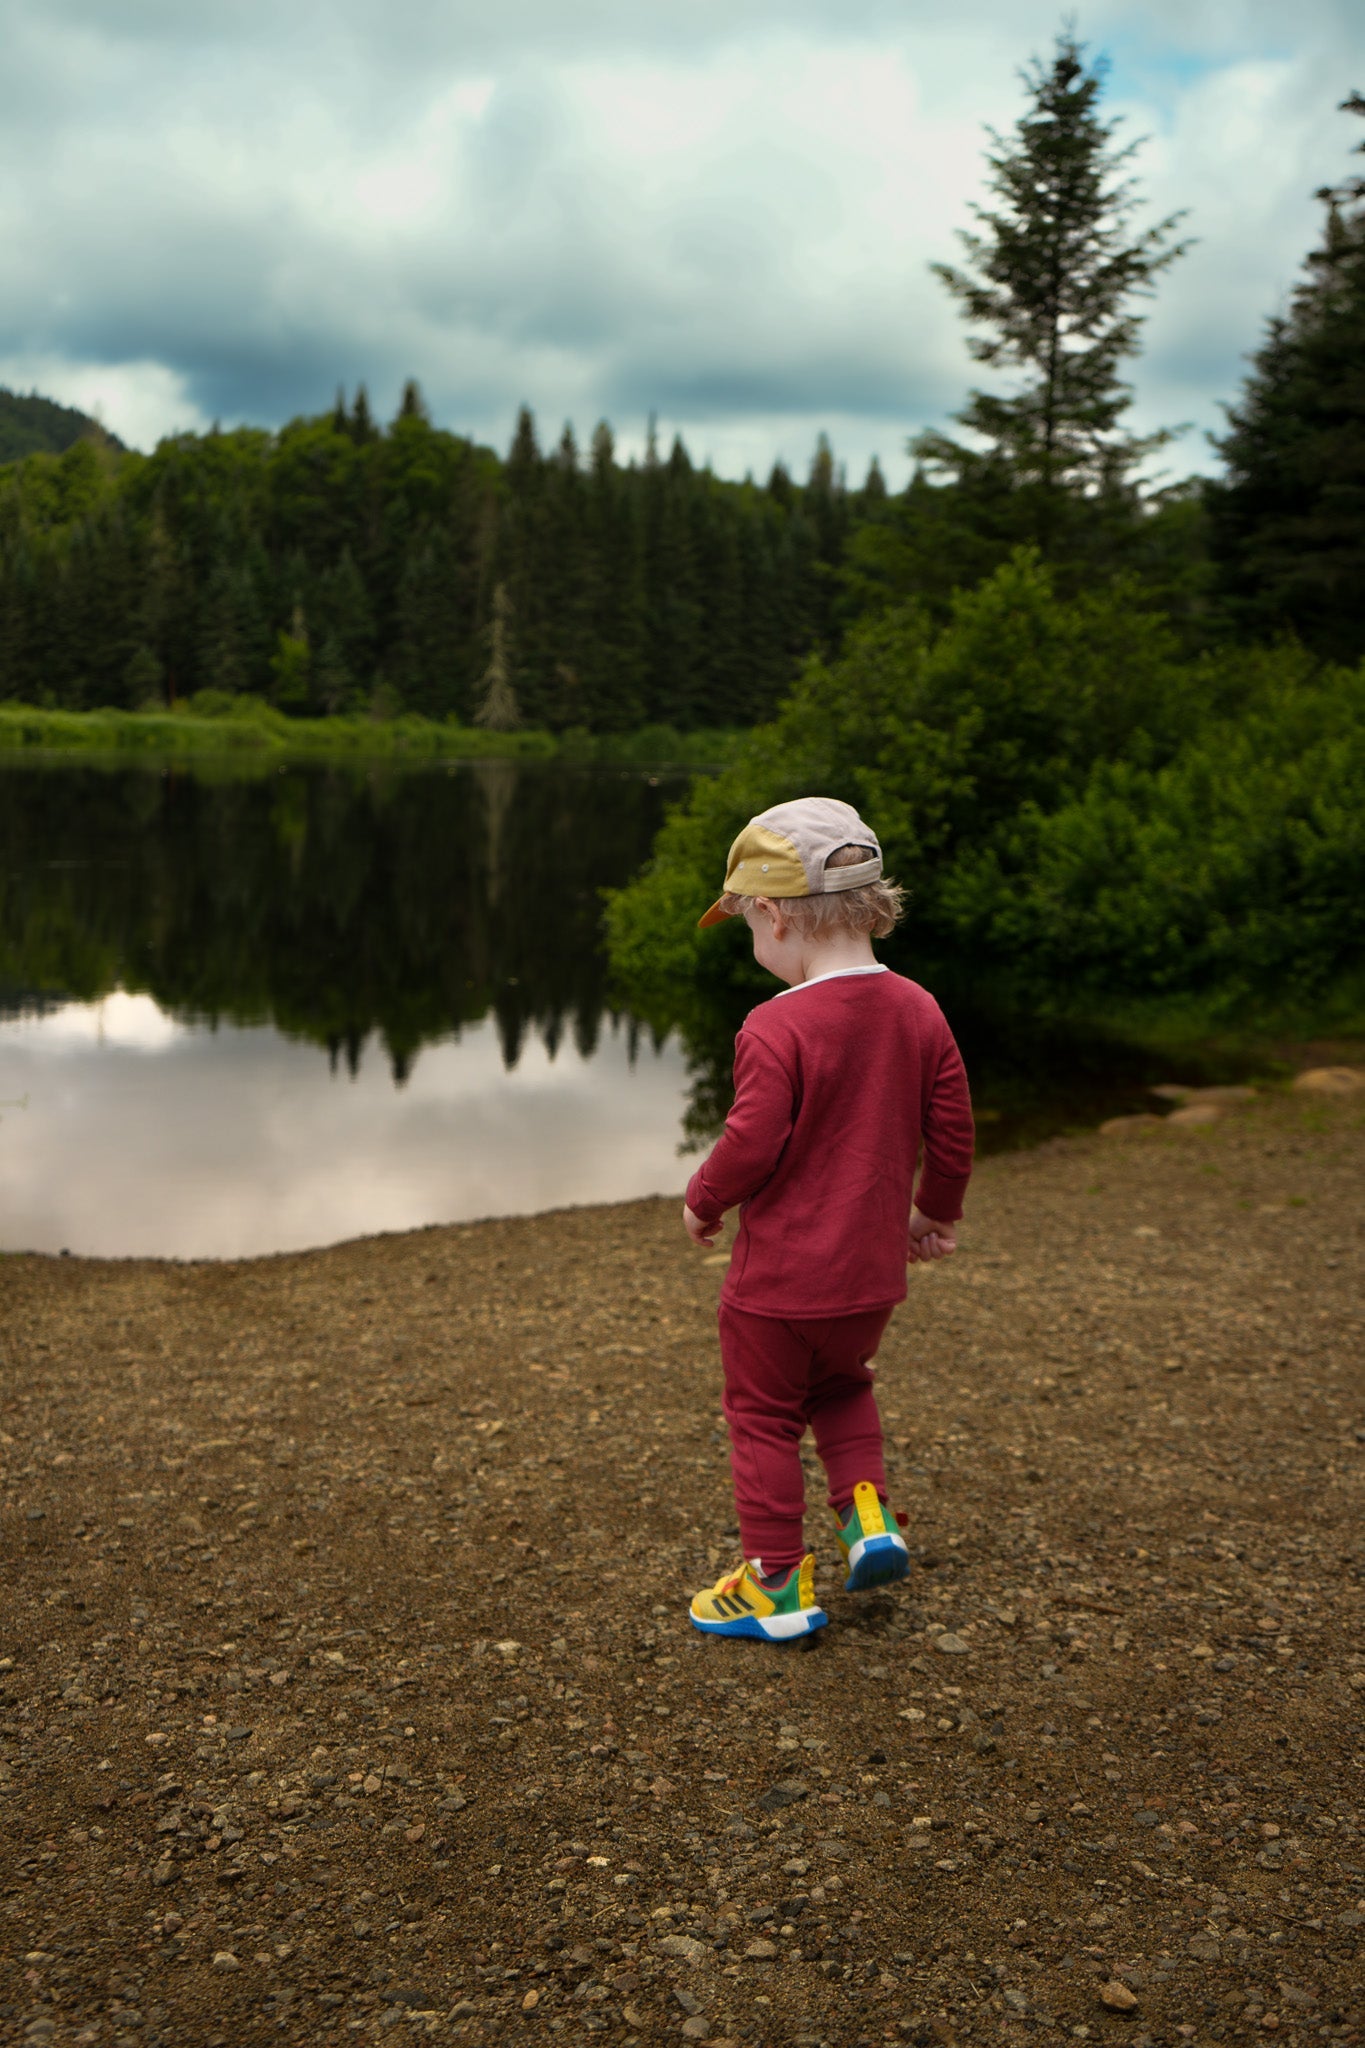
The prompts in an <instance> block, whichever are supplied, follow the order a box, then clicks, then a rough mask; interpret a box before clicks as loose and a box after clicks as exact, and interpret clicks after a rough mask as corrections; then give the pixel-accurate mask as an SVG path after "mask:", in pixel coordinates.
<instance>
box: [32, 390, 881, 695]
mask: <svg viewBox="0 0 1365 2048" xmlns="http://www.w3.org/2000/svg"><path fill="white" fill-rule="evenodd" d="M883 494H884V492H883ZM857 514H858V500H857V498H856V495H855V494H852V493H849V492H848V491H847V490H846V489H845V487H844V483H843V479H842V476H841V475H840V473H839V471H838V469H837V467H836V465H835V463H834V460H833V456H832V454H831V452H830V450H829V447H828V445H827V444H824V443H822V444H821V446H820V447H819V448H818V449H817V451H816V456H815V460H814V462H813V464H812V468H811V474H810V478H809V481H808V483H807V484H806V485H805V486H797V485H795V484H793V483H792V481H791V479H790V478H789V477H787V476H786V474H785V472H781V473H778V474H777V475H775V477H774V479H773V481H772V483H771V484H770V486H769V487H768V488H767V489H760V488H758V487H756V486H755V485H754V484H752V483H748V482H746V483H744V484H729V483H722V482H720V481H719V480H718V479H717V478H715V477H714V476H712V475H711V474H710V472H709V471H707V470H697V469H695V468H694V467H693V464H692V462H691V459H690V457H689V456H688V454H687V451H686V449H685V448H684V447H683V445H682V443H681V441H677V442H675V443H674V445H673V448H672V450H671V451H670V453H669V454H668V456H667V458H666V459H664V458H663V457H662V456H661V454H660V451H659V449H658V446H657V444H656V443H655V441H654V439H653V437H652V436H651V440H650V444H649V448H648V450H647V453H646V456H645V459H644V461H643V463H638V464H637V463H630V464H627V465H625V466H622V465H621V464H620V463H618V461H617V460H616V455H615V448H614V443H613V441H612V436H611V432H610V429H609V428H608V427H607V426H606V425H605V423H604V424H603V425H601V426H599V427H598V429H597V431H596V432H595V434H594V436H593V441H592V448H591V452H590V455H589V457H588V459H587V461H586V462H585V461H584V460H583V459H581V458H580V455H579V452H578V449H577V447H576V445H575V443H574V440H573V436H572V434H571V433H570V432H568V431H567V430H566V432H565V435H564V437H563V438H562V439H561V441H560V443H559V445H558V446H557V447H556V448H555V449H554V450H553V451H552V452H551V453H550V454H548V455H546V454H543V453H542V451H541V449H540V447H539V444H538V442H537V438H536V430H535V423H534V421H533V420H532V418H531V415H530V413H529V412H523V414H522V416H521V418H520V420H519V421H518V425H517V431H516V435H515V437H514V439H513V443H512V447H511V450H510V452H509V454H508V457H507V460H506V461H505V462H500V461H499V459H498V457H497V456H496V455H494V454H493V453H492V452H491V451H490V450H488V449H484V448H478V447H476V446H474V444H473V443H471V442H469V441H467V440H464V439H462V438H461V437H459V436H458V435H454V434H448V433H444V432H442V431H441V430H439V429H438V428H436V427H434V426H433V425H432V424H431V422H430V420H429V419H428V417H427V414H426V410H425V407H424V405H423V404H422V401H421V395H420V393H419V392H418V391H417V389H416V387H415V385H410V386H409V387H408V388H407V390H406V391H405V393H404V397H403V403H402V406H401V408H400V410H399V413H398V416H397V417H396V418H395V419H394V420H393V421H392V423H391V424H390V425H389V427H388V428H387V429H386V430H383V431H381V430H380V429H379V428H378V427H377V426H376V424H375V422H374V420H373V418H372V417H371V415H370V411H369V406H368V401H365V400H364V399H363V394H361V395H359V396H358V397H357V399H356V401H355V403H354V404H353V405H352V406H351V407H350V408H348V407H347V406H346V405H345V403H344V402H342V401H340V400H339V401H338V404H337V405H336V406H335V407H334V408H333V410H332V411H331V412H329V413H326V414H323V415H322V416H320V417H318V418H315V419H299V420H294V421H291V422H290V424H289V425H288V426H286V427H285V428H283V429H282V430H281V432H280V433H278V434H266V433H262V432H259V431H257V430H254V429H250V428H240V429H237V430H236V431H234V432H231V433H220V432H217V431H214V432H212V433H209V434H206V435H202V436H196V435H189V434H186V435H180V436H177V437H175V438H174V439H172V440H169V441H165V442H163V443H162V445H161V446H160V447H159V448H158V449H157V451H156V453H155V454H154V455H152V456H151V457H149V458H143V457H141V456H125V457H123V458H120V459H114V458H112V457H111V456H110V454H109V451H107V450H103V449H99V448H97V447H96V446H95V445H94V444H93V443H91V442H89V441H84V442H80V443H78V444H77V445H76V446H74V447H72V448H70V449H68V450H67V451H66V452H65V453H64V454H61V455H55V456H54V455H35V456H34V457H32V458H31V459H30V460H28V461H26V462H21V463H17V464H14V465H12V466H11V467H10V468H8V469H4V470H0V697H3V696H10V697H15V698H19V699H22V700H23V701H25V702H31V703H38V704H44V703H46V704H51V705H52V706H54V707H61V708H63V709H68V710H82V709H93V708H96V707H104V706H110V707H115V708H121V709H129V708H133V707H135V706H138V705H140V704H142V703H144V702H145V701H146V700H147V699H148V698H149V697H152V696H153V695H161V696H162V699H163V701H164V702H165V704H166V705H167V706H168V707H170V706H173V705H174V704H175V703H176V702H177V701H179V700H180V699H182V698H184V697H187V696H192V695H194V694H195V693H196V692H198V691H199V690H202V689H206V688H207V689H218V690H226V691H230V692H249V693H251V694H253V695H256V696H260V697H264V698H266V699H268V700H269V701H270V702H271V703H273V704H275V705H277V706H278V707H279V708H280V709H281V710H283V711H286V712H288V713H290V714H291V715H293V716H299V717H317V716H319V715H328V714H337V713H349V712H356V711H363V710H365V709H366V708H367V707H369V706H371V705H374V704H376V703H378V704H380V705H381V706H382V705H385V704H397V705H398V706H400V707H401V708H403V709H405V710H408V711H413V712H417V713H420V714H422V715H423V716H425V717H427V718H434V719H446V718H451V717H454V718H456V719H459V720H460V721H461V722H462V723H463V724H466V725H468V724H470V723H471V722H473V721H474V720H475V718H476V717H477V718H479V719H480V720H481V721H482V722H485V723H486V722H488V720H489V718H490V717H491V719H492V721H493V724H494V725H495V726H497V727H508V728H509V729H510V726H511V724H512V723H513V722H515V721H516V720H518V719H520V720H523V721H524V722H525V723H526V724H528V725H531V726H539V727H544V728H547V729H549V730H551V731H560V730H566V729H569V728H583V727H586V728H588V729H589V730H592V731H596V732H603V733H612V732H618V733H623V732H629V731H630V730H632V728H634V727H636V726H639V725H641V724H649V723H654V724H657V723H659V722H665V721H666V722H667V723H668V724H669V725H671V726H673V727H675V728H677V729H679V730H683V731H687V730H692V729H697V728H705V727H715V726H734V725H739V724H750V723H752V722H753V721H754V720H755V719H757V718H759V717H762V716H765V715H767V714H768V713H770V712H771V710H772V709H773V708H774V706H775V705H776V703H777V702H778V700H779V698H780V696H781V693H782V691H783V690H784V689H785V688H786V687H787V685H788V684H789V682H790V680H791V677H792V675H793V673H794V672H795V669H796V667H797V665H798V664H799V661H800V659H801V658H802V657H803V655H804V654H805V653H806V652H807V651H809V650H810V649H811V648H812V647H817V646H832V644H833V642H834V639H835V638H836V637H837V630H838V621H837V619H836V617H835V608H834V595H835V591H836V585H835V582H834V571H835V569H836V568H837V565H838V561H839V558H840V555H841V552H842V548H843V545H844V542H845V540H846V537H847V534H848V532H849V530H850V528H851V526H852V524H853V523H854V521H855V520H856V517H857ZM499 592H501V593H502V596H501V598H499V595H498V593H499ZM499 605H501V611H500V613H499V612H498V609H497V608H498V606H499ZM495 680H496V683H497V687H496V690H494V688H493V684H494V681H495Z"/></svg>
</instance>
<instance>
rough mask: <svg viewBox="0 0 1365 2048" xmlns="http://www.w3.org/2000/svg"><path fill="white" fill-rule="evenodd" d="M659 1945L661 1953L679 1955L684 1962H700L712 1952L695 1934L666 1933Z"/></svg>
mask: <svg viewBox="0 0 1365 2048" xmlns="http://www.w3.org/2000/svg"><path fill="white" fill-rule="evenodd" d="M658 1946H659V1953H660V1954H661V1955H665V1956H677V1957H678V1958H679V1959H680V1960H681V1961H682V1962H684V1963H694V1964H695V1963H700V1962H702V1961H704V1960H705V1958H706V1957H707V1956H708V1955H709V1954H710V1953H711V1951H710V1950H709V1949H708V1948H707V1946H706V1943H705V1942H704V1941H698V1940H697V1938H696V1936H695V1935H693V1934H666V1935H665V1936H664V1938H663V1940H662V1941H661V1942H660V1943H659V1945H658Z"/></svg>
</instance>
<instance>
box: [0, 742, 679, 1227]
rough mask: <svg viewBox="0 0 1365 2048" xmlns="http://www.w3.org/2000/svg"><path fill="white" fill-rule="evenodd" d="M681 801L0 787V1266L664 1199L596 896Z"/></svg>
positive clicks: (159, 780) (543, 784)
mask: <svg viewBox="0 0 1365 2048" xmlns="http://www.w3.org/2000/svg"><path fill="white" fill-rule="evenodd" d="M681 786H682V785H681V784H680V783H679V782H678V781H676V780H673V781H671V782H670V780H669V779H667V778H651V777H649V776H646V775H641V774H639V773H635V772H630V773H624V772H623V773H616V772H613V771H604V770H593V771H580V772H575V771H572V770H565V769H560V768H556V769H553V770H547V769H545V768H540V767H522V766H519V765H517V764H512V763H504V762H494V763H477V764H469V765H461V766H458V767H453V768H449V767H445V768H440V769H438V770H435V771H432V772H429V773H412V772H408V773H403V774H396V773H393V772H390V771H385V772H378V773H366V772H364V771H354V770H345V769H343V770H333V769H302V768H289V769H287V770H285V771H284V772H283V773H279V772H278V771H276V772H274V773H272V774H269V775H268V776H258V777H256V778H254V779H246V780H241V779H234V780H226V781H222V782H218V783H214V782H212V781H205V780H202V779H199V778H197V777H195V776H190V775H187V774H184V773H174V772H166V773H162V772H158V771H154V770H147V769H141V768H140V769H102V768H98V767H93V766H89V765H84V766H77V767H71V766H65V765H63V766H60V767H53V768H36V767H30V766H27V765H25V766H23V767H14V768H10V769H3V770H0V1247H4V1248H7V1249H11V1250H12V1249H18V1248H27V1249H34V1250H47V1251H53V1250H60V1249H62V1248H64V1247H65V1248H68V1249H70V1250H71V1251H73V1252H98V1253H109V1254H129V1253H161V1254H167V1255H171V1254H173V1255H178V1256H187V1257H190V1256H229V1255H234V1254H239V1253H248V1252H259V1251H276V1250H284V1249H289V1248H295V1247H299V1246H304V1245H316V1244H326V1243H332V1242H335V1241H337V1240H339V1239H341V1238H345V1237H351V1236H357V1235H360V1234H362V1233H365V1232H369V1231H375V1230H390V1229H406V1228H409V1227H411V1226H413V1225H417V1224H423V1223H432V1222H440V1221H454V1220H458V1219H461V1218H467V1217H472V1216H487V1215H505V1214H510V1213H515V1212H518V1211H531V1210H537V1209H545V1208H551V1207H555V1206H557V1205H560V1204H564V1203H572V1202H595V1201H611V1200H617V1199H624V1198H626V1197H629V1196H634V1195H642V1194H650V1193H672V1192H680V1191H681V1189H682V1187H683V1185H684V1183H685V1181H686V1178H687V1174H688V1172H689V1171H690V1167H689V1166H688V1165H687V1163H686V1162H685V1161H684V1160H683V1159H681V1158H680V1157H679V1143H680V1136H681V1130H682V1119H683V1114H684V1109H685V1106H686V1103H687V1100H688V1095H689V1085H688V1075H687V1071H686V1063H685V1060H684V1057H683V1053H682V1051H681V1049H680V1047H679V1046H678V1044H677V1043H676V1042H675V1041H672V1040H668V1041H665V1042H664V1043H663V1044H662V1045H655V1044H654V1043H653V1042H652V1041H651V1040H649V1039H648V1038H647V1037H646V1036H645V1035H644V1034H642V1033H641V1032H640V1030H639V1028H638V1027H637V1026H636V1025H635V1024H634V1023H633V1021H632V1020H631V1019H629V1018H627V1017H620V1016H615V1015H613V1014H612V1013H611V1012H610V1010H609V1009H608V1007H607V1001H606V977H605V966H604V963H603V960H602V958H601V954H600V951H599V943H598V937H599V920H600V913H601V901H600V893H599V892H600V890H601V889H602V888H603V887H604V886H606V885H608V884H611V883H618V882H621V881H624V880H625V879H626V878H627V877H628V876H629V875H630V874H631V873H632V872H633V871H634V870H635V868H636V867H638V865H639V864H640V862H641V861H642V860H643V859H644V858H645V856H646V855H647V853H648V851H649V847H650V844H651V841H652V838H653V835H654V832H655V830H656V829H657V826H658V824H659V821H660V818H661V816H662V812H663V806H664V803H665V801H666V800H667V798H668V796H669V795H670V794H675V793H676V792H677V791H678V790H679V789H680V788H681Z"/></svg>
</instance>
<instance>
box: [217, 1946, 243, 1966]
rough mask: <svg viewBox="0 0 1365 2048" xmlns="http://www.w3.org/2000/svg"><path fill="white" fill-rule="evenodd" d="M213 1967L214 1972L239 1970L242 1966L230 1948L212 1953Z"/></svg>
mask: <svg viewBox="0 0 1365 2048" xmlns="http://www.w3.org/2000/svg"><path fill="white" fill-rule="evenodd" d="M213 1967H214V1969H215V1970H240V1969H241V1967H242V1966H241V1964H240V1963H239V1962H238V1960H237V1958H236V1956H235V1955H234V1954H233V1953H232V1950H231V1949H230V1948H220V1949H217V1950H215V1952H214V1957H213Z"/></svg>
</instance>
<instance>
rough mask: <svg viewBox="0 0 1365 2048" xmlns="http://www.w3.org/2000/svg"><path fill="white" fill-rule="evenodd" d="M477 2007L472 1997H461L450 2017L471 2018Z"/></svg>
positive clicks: (455, 2018) (457, 2018) (456, 2018)
mask: <svg viewBox="0 0 1365 2048" xmlns="http://www.w3.org/2000/svg"><path fill="white" fill-rule="evenodd" d="M338 2003H340V2001H338ZM478 2009H479V2008H478V2007H477V2005H475V2003H474V2001H473V1999H472V1998H462V1999H461V2000H460V2002H459V2004H458V2005H457V2006H456V2007H455V2009H454V2011H453V2012H452V2013H451V2015H450V2017H451V2018H452V2019H453V2020H472V2019H473V2017H474V2015H475V2013H476V2012H477V2011H478Z"/></svg>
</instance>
